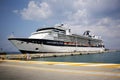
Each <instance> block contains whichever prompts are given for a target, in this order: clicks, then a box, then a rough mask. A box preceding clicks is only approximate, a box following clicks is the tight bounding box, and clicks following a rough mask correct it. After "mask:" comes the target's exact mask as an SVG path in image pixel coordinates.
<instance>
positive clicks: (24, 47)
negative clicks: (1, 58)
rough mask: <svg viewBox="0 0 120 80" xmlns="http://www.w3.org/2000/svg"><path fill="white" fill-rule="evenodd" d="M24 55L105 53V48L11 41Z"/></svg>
mask: <svg viewBox="0 0 120 80" xmlns="http://www.w3.org/2000/svg"><path fill="white" fill-rule="evenodd" d="M10 41H11V42H12V43H13V45H15V46H16V47H17V48H18V49H19V50H20V51H21V52H22V53H43V52H44V53H51V52H52V53H57V52H59V53H60V52H76V51H77V52H78V51H88V52H89V51H96V52H103V51H104V48H103V47H78V46H58V45H57V46H56V45H48V44H47V45H46V44H42V43H41V44H35V43H27V42H24V41H19V40H10Z"/></svg>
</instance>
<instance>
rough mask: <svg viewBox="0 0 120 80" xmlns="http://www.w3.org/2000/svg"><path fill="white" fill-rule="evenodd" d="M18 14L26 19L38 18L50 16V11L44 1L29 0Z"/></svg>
mask: <svg viewBox="0 0 120 80" xmlns="http://www.w3.org/2000/svg"><path fill="white" fill-rule="evenodd" d="M20 14H21V15H22V17H23V18H24V19H26V20H40V19H46V18H48V17H50V16H51V14H52V11H51V10H50V6H49V5H48V4H47V3H46V2H42V3H38V2H35V1H30V2H29V4H28V7H27V8H24V9H23V10H21V12H20Z"/></svg>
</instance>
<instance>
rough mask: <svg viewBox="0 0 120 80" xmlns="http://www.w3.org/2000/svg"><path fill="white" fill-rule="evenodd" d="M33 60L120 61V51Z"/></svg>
mask: <svg viewBox="0 0 120 80" xmlns="http://www.w3.org/2000/svg"><path fill="white" fill-rule="evenodd" d="M33 60H35V61H60V62H97V63H120V52H109V53H101V54H88V55H76V56H64V57H49V58H37V59H33Z"/></svg>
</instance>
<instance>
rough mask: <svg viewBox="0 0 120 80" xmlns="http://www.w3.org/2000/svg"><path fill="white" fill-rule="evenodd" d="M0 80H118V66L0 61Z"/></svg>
mask: <svg viewBox="0 0 120 80" xmlns="http://www.w3.org/2000/svg"><path fill="white" fill-rule="evenodd" d="M0 80H120V64H103V63H71V62H44V61H41V62H37V61H17V60H4V61H3V60H0Z"/></svg>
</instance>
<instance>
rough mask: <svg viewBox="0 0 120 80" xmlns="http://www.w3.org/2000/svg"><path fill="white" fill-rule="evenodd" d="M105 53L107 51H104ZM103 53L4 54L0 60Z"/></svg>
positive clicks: (0, 56)
mask: <svg viewBox="0 0 120 80" xmlns="http://www.w3.org/2000/svg"><path fill="white" fill-rule="evenodd" d="M104 52H107V51H104ZM104 52H96V51H94V52H93V51H91V52H90V51H89V52H85V51H84V52H71V53H32V54H29V53H25V54H5V55H3V54H2V55H0V59H14V60H29V59H33V58H46V57H61V56H74V55H83V54H94V53H104Z"/></svg>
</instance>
